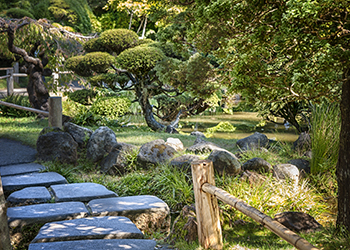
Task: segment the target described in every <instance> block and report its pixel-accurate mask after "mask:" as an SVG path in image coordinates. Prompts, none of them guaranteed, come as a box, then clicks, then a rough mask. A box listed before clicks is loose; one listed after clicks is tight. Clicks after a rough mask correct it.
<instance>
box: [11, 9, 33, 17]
mask: <svg viewBox="0 0 350 250" xmlns="http://www.w3.org/2000/svg"><path fill="white" fill-rule="evenodd" d="M6 16H8V17H12V18H22V17H26V16H27V17H30V18H32V19H35V17H34V16H33V15H32V14H31V13H30V12H29V11H27V10H23V9H17V8H11V9H8V10H7V11H6Z"/></svg>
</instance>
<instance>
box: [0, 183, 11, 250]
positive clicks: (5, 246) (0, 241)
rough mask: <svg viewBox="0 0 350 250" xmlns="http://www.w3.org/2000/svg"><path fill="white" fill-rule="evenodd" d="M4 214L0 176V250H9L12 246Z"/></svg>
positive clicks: (4, 204) (5, 209)
mask: <svg viewBox="0 0 350 250" xmlns="http://www.w3.org/2000/svg"><path fill="white" fill-rule="evenodd" d="M6 212H7V206H6V200H5V195H4V190H3V189H2V181H1V176H0V249H2V250H11V249H12V246H11V240H10V233H9V226H8V222H7V214H6Z"/></svg>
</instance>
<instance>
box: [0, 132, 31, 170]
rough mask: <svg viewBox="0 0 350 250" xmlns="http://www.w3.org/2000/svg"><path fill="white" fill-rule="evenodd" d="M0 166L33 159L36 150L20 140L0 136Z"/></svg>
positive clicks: (27, 161)
mask: <svg viewBox="0 0 350 250" xmlns="http://www.w3.org/2000/svg"><path fill="white" fill-rule="evenodd" d="M0 152H1V154H0V166H6V165H11V164H21V163H29V162H33V161H35V155H36V150H35V149H34V148H32V147H29V146H26V145H23V144H22V143H21V142H17V141H12V140H8V139H5V138H0Z"/></svg>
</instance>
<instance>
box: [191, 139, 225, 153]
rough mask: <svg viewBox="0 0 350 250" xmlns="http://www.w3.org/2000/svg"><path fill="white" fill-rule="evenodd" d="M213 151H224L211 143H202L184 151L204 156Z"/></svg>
mask: <svg viewBox="0 0 350 250" xmlns="http://www.w3.org/2000/svg"><path fill="white" fill-rule="evenodd" d="M213 150H224V149H222V148H220V147H219V146H217V145H215V144H214V143H212V142H207V141H203V142H200V143H197V144H194V145H193V146H191V147H189V148H187V149H186V152H189V153H194V154H206V153H210V152H211V151H213Z"/></svg>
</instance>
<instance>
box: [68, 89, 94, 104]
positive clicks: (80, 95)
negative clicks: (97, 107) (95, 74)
mask: <svg viewBox="0 0 350 250" xmlns="http://www.w3.org/2000/svg"><path fill="white" fill-rule="evenodd" d="M96 95H97V93H96V92H95V91H94V90H92V89H81V90H76V91H74V92H70V93H69V94H68V97H69V98H70V99H71V100H73V101H75V102H78V103H80V104H83V105H89V104H91V103H92V100H93V98H95V97H96Z"/></svg>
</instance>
